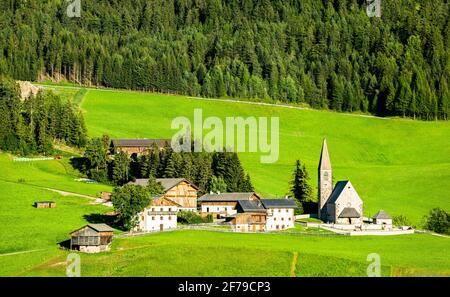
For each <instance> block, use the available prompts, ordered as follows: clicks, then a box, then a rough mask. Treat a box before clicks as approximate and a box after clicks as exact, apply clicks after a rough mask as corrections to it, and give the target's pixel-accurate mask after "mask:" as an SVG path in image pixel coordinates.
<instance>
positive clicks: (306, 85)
mask: <svg viewBox="0 0 450 297" xmlns="http://www.w3.org/2000/svg"><path fill="white" fill-rule="evenodd" d="M364 3H365V1H364V0H334V1H329V0H287V1H277V0H151V1H150V0H135V1H124V0H123V1H120V0H114V1H110V0H98V1H82V2H81V5H82V11H81V18H69V17H68V16H67V14H66V7H67V5H68V3H67V2H66V1H39V0H7V1H2V3H1V4H0V8H1V9H0V11H1V12H0V16H1V18H0V27H1V28H2V30H1V31H0V38H1V40H2V41H3V42H2V43H0V74H8V75H10V76H12V77H14V78H15V79H22V80H36V79H42V78H45V77H50V78H52V79H56V80H58V79H67V80H70V81H72V82H76V83H82V84H87V85H101V86H107V87H116V88H126V89H140V90H153V91H163V92H176V93H182V94H188V95H192V96H198V95H201V96H206V97H239V98H246V99H249V100H264V101H276V102H287V103H293V104H307V105H309V106H312V107H314V108H321V109H322V108H323V109H332V110H336V111H350V112H356V111H361V112H370V113H373V114H376V115H380V116H408V117H413V118H420V119H427V120H431V119H448V114H449V111H450V89H449V83H450V21H449V19H450V15H449V10H450V4H449V2H448V1H447V0H425V1H411V0H399V1H381V3H382V17H381V18H370V17H368V16H367V15H366V11H365V4H364Z"/></svg>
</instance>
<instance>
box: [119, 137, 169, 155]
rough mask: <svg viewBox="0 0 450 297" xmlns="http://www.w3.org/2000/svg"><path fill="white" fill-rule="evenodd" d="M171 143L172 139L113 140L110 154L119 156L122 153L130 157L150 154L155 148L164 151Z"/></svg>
mask: <svg viewBox="0 0 450 297" xmlns="http://www.w3.org/2000/svg"><path fill="white" fill-rule="evenodd" d="M170 143H171V140H170V139H147V138H144V139H113V140H111V145H110V152H111V153H112V154H117V153H119V152H121V151H122V152H124V153H127V154H128V155H133V154H137V155H139V154H143V153H146V152H148V151H149V150H150V149H151V148H153V147H157V148H159V149H160V150H162V149H163V148H164V147H166V146H168V145H170Z"/></svg>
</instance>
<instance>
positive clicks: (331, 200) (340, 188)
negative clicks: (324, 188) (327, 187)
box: [328, 180, 350, 203]
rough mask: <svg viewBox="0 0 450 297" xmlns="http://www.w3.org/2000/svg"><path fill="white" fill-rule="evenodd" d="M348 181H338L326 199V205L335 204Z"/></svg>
mask: <svg viewBox="0 0 450 297" xmlns="http://www.w3.org/2000/svg"><path fill="white" fill-rule="evenodd" d="M349 182H350V181H348V180H341V181H338V182H337V183H336V185H335V186H334V189H333V192H332V193H331V195H330V198H329V199H328V203H334V202H336V200H337V199H338V198H339V196H341V193H342V192H343V191H344V190H345V186H347V184H348V183H349Z"/></svg>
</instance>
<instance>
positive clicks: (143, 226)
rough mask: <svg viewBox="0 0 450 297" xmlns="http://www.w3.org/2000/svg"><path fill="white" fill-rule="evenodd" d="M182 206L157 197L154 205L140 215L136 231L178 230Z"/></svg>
mask: <svg viewBox="0 0 450 297" xmlns="http://www.w3.org/2000/svg"><path fill="white" fill-rule="evenodd" d="M179 207H180V205H178V204H177V203H175V202H174V201H172V200H170V199H167V198H165V197H156V198H154V199H153V202H152V204H151V205H150V206H149V207H147V208H145V209H144V211H142V212H141V213H139V214H138V218H139V223H138V225H137V226H136V227H135V228H134V231H138V232H149V231H164V230H170V229H176V228H177V212H178V208H179Z"/></svg>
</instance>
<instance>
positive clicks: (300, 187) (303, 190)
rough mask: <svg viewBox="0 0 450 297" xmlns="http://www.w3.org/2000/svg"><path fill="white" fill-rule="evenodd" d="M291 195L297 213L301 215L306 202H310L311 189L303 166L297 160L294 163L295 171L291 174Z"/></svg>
mask: <svg viewBox="0 0 450 297" xmlns="http://www.w3.org/2000/svg"><path fill="white" fill-rule="evenodd" d="M290 190H291V194H292V195H293V196H294V198H295V200H296V201H297V205H298V206H299V209H297V212H298V213H302V212H303V209H304V208H305V207H304V206H305V205H306V203H307V202H310V201H311V200H312V195H313V194H312V188H311V186H310V184H309V175H308V172H307V171H306V167H305V165H301V163H300V161H299V160H297V162H296V163H295V170H294V174H293V179H292V181H291V189H290Z"/></svg>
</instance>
